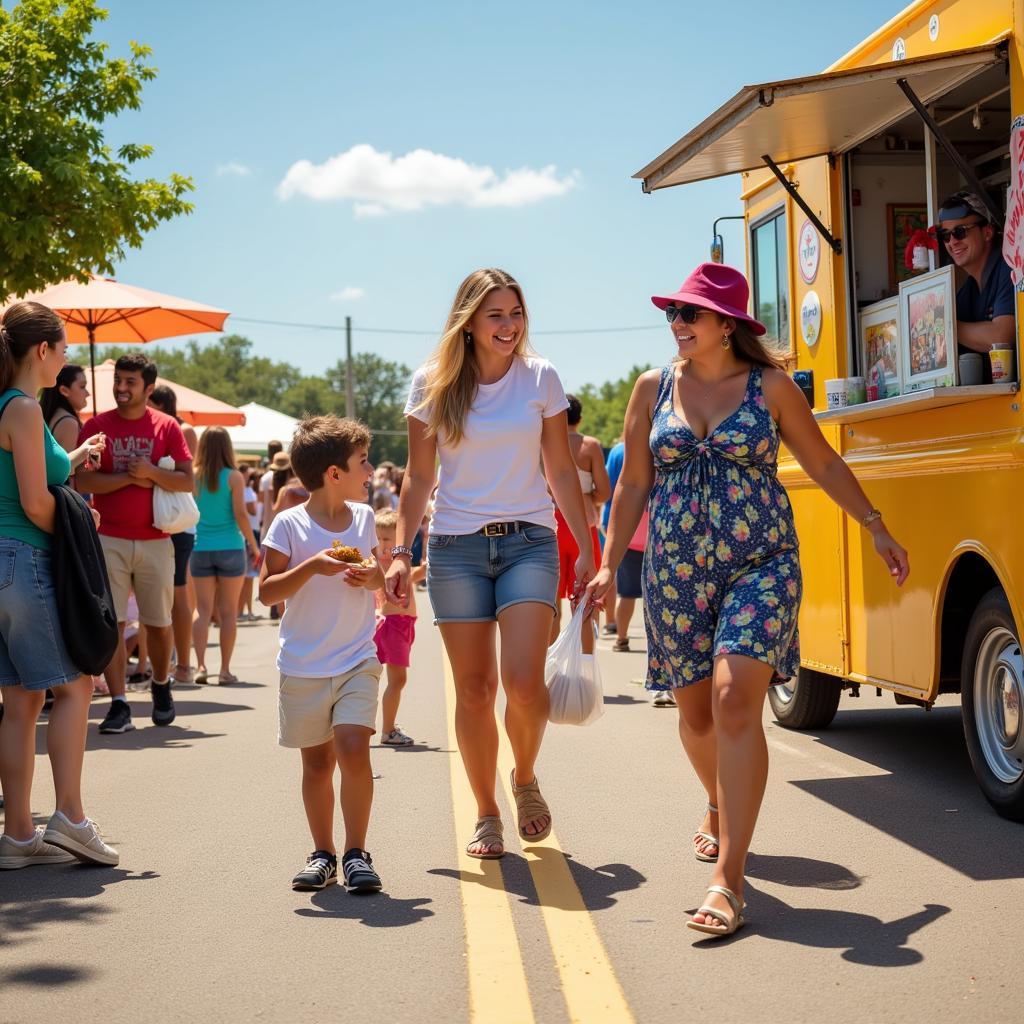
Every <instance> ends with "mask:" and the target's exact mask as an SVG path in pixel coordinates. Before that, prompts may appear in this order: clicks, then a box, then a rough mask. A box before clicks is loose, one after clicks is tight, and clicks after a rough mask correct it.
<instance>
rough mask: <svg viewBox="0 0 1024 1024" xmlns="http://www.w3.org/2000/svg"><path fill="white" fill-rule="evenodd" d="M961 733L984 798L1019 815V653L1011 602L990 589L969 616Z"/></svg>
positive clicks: (1023, 697)
mask: <svg viewBox="0 0 1024 1024" xmlns="http://www.w3.org/2000/svg"><path fill="white" fill-rule="evenodd" d="M960 689H961V695H960V703H961V708H962V712H963V722H964V736H965V738H966V740H967V752H968V753H969V754H970V756H971V764H972V766H973V767H974V775H975V777H976V778H977V780H978V785H979V786H981V791H982V793H983V794H984V796H985V799H986V800H987V801H988V802H989V803H990V804H991V805H992V806H993V807H994V808H995V809H996V811H997V812H998V813H999V814H1001V815H1002V816H1003V817H1004V818H1009V819H1011V820H1012V821H1024V656H1022V653H1021V645H1020V639H1019V638H1018V636H1017V626H1016V623H1015V622H1014V621H1013V613H1012V612H1011V611H1010V602H1009V601H1008V600H1007V599H1006V594H1004V593H1003V591H1002V589H1001V588H1000V587H996V588H994V589H993V590H990V591H989V592H988V593H987V594H986V595H985V596H984V597H983V598H982V599H981V601H980V602H979V603H978V607H977V608H976V609H975V610H974V615H973V616H971V624H970V626H968V628H967V638H966V641H965V643H964V660H963V664H962V666H961V673H960Z"/></svg>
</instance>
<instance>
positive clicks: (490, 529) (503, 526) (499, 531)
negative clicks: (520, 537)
mask: <svg viewBox="0 0 1024 1024" xmlns="http://www.w3.org/2000/svg"><path fill="white" fill-rule="evenodd" d="M484 536H485V537H506V536H508V523H488V524H487V525H486V526H485V527H484Z"/></svg>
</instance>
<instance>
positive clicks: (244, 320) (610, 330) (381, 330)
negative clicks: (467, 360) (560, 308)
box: [231, 316, 663, 338]
mask: <svg viewBox="0 0 1024 1024" xmlns="http://www.w3.org/2000/svg"><path fill="white" fill-rule="evenodd" d="M231 319H232V320H233V321H234V322H236V323H240V324H262V325H264V326H267V327H297V328H300V329H301V330H306V331H344V330H345V325H344V323H338V324H306V323H297V322H295V321H291V320H259V319H256V318H254V317H246V316H232V317H231ZM662 327H663V325H661V324H643V325H637V326H634V327H573V328H567V329H562V330H550V331H543V330H541V331H531V333H532V334H538V335H541V334H543V335H553V334H625V333H628V332H631V331H660V330H661V329H662ZM352 330H353V331H356V332H361V333H363V334H409V335H415V336H417V337H421V338H436V337H437V335H438V333H439V332H438V331H410V330H407V329H405V328H401V327H360V326H358V325H357V324H353V325H352Z"/></svg>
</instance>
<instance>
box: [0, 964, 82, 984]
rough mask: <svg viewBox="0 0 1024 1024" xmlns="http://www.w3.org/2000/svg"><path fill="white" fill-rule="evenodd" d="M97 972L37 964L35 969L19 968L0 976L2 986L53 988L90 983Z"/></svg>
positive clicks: (79, 968)
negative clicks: (82, 982) (77, 983)
mask: <svg viewBox="0 0 1024 1024" xmlns="http://www.w3.org/2000/svg"><path fill="white" fill-rule="evenodd" d="M95 975H96V972H95V971H94V970H92V968H89V967H55V966H54V965H53V964H36V965H35V966H34V967H19V968H18V969H17V970H14V971H8V972H7V973H6V974H0V985H34V986H37V987H38V988H51V987H53V986H54V985H72V984H75V983H76V982H81V981H88V980H89V979H90V978H93V977H95Z"/></svg>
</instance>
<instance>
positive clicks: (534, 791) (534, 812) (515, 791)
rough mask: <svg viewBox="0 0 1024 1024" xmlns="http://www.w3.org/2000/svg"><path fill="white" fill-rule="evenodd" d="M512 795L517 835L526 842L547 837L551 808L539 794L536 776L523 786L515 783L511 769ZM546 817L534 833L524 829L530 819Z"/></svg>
mask: <svg viewBox="0 0 1024 1024" xmlns="http://www.w3.org/2000/svg"><path fill="white" fill-rule="evenodd" d="M512 795H513V796H514V797H515V800H516V813H517V815H518V817H519V836H520V838H521V839H523V840H524V841H525V842H527V843H539V842H540V841H541V840H542V839H547V837H548V836H549V835H550V834H551V809H550V808H549V807H548V803H547V801H546V800H545V799H544V797H542V796H541V795H540V785H539V784H538V782H537V776H536V775H534V777H533V782H529V783H527V784H526V785H525V786H517V785H516V770H515V769H514V768H513V769H512ZM543 817H547V819H548V823H547V825H545V826H544V828H543V829H541V830H540V832H538V833H537V834H536V835H531V834H530V833H529V832H526V831H525V826H526V825H528V824H529V823H530V822H531V821H537V820H538V819H540V818H543Z"/></svg>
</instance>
